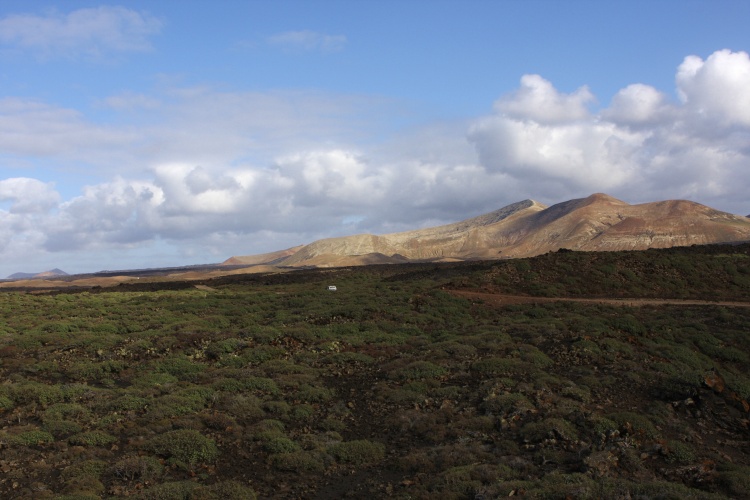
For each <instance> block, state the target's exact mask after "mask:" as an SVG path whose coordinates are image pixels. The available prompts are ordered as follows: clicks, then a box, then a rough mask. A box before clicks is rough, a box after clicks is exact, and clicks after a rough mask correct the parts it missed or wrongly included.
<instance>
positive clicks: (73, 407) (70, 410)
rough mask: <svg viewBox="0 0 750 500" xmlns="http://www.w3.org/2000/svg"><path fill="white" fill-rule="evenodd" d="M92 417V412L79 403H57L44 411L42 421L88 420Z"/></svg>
mask: <svg viewBox="0 0 750 500" xmlns="http://www.w3.org/2000/svg"><path fill="white" fill-rule="evenodd" d="M89 417H90V412H89V410H87V409H86V408H84V407H83V406H81V405H79V404H77V403H57V404H54V405H52V406H50V407H49V408H47V409H46V410H45V411H44V416H43V417H42V420H44V421H45V422H46V421H49V420H64V419H72V420H86V419H88V418H89Z"/></svg>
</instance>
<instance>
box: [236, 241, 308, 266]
mask: <svg viewBox="0 0 750 500" xmlns="http://www.w3.org/2000/svg"><path fill="white" fill-rule="evenodd" d="M302 247H304V245H298V246H296V247H292V248H287V249H286V250H279V251H277V252H270V253H263V254H259V255H246V256H240V257H230V258H228V259H227V260H225V261H224V262H222V263H221V265H223V266H256V265H262V264H273V263H275V262H277V261H279V260H281V259H284V258H286V257H289V256H290V255H294V254H295V253H297V252H298V251H299V250H300V249H301V248H302Z"/></svg>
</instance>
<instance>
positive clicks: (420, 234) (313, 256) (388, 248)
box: [230, 194, 750, 267]
mask: <svg viewBox="0 0 750 500" xmlns="http://www.w3.org/2000/svg"><path fill="white" fill-rule="evenodd" d="M734 241H750V220H748V218H747V217H742V216H738V215H732V214H729V213H726V212H721V211H719V210H715V209H713V208H710V207H707V206H705V205H701V204H698V203H694V202H690V201H684V200H670V201H660V202H654V203H643V204H639V205H629V204H628V203H625V202H624V201H620V200H617V199H615V198H612V197H611V196H607V195H605V194H594V195H591V196H589V197H588V198H581V199H576V200H570V201H566V202H563V203H558V204H556V205H552V206H550V207H547V206H545V205H542V204H540V203H537V202H535V201H533V200H525V201H521V202H518V203H514V204H512V205H509V206H507V207H504V208H501V209H500V210H496V211H494V212H491V213H488V214H485V215H481V216H479V217H474V218H472V219H467V220H464V221H461V222H456V223H453V224H448V225H444V226H438V227H432V228H426V229H417V230H413V231H406V232H402V233H393V234H386V235H380V236H377V235H371V234H360V235H354V236H344V237H340V238H327V239H323V240H318V241H315V242H313V243H311V244H309V245H305V246H302V247H297V248H296V249H290V250H288V252H290V253H289V255H288V256H287V257H284V258H282V259H280V260H276V261H275V262H274V263H275V264H277V265H282V266H318V267H338V266H350V265H365V264H377V263H396V262H407V261H446V260H468V259H497V258H508V257H530V256H533V255H539V254H542V253H546V252H549V251H555V250H558V249H560V248H567V249H571V250H588V251H607V250H645V249H647V248H666V247H673V246H686V245H694V244H698V245H702V244H709V243H720V242H734ZM292 250H296V251H292ZM271 255H273V254H271ZM238 259H246V258H245V257H240V258H238ZM230 260H231V259H230ZM257 263H258V264H260V263H262V262H257Z"/></svg>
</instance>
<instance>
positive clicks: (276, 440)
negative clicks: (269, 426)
mask: <svg viewBox="0 0 750 500" xmlns="http://www.w3.org/2000/svg"><path fill="white" fill-rule="evenodd" d="M263 449H264V450H266V451H267V452H268V453H290V452H293V451H299V449H300V447H299V445H298V444H297V443H295V442H294V441H292V440H291V439H289V438H288V437H286V436H268V437H267V438H266V439H264V440H263Z"/></svg>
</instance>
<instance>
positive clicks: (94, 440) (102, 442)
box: [68, 431, 117, 446]
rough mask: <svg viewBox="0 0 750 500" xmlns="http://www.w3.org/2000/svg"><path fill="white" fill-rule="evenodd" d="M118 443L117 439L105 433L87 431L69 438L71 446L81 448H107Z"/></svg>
mask: <svg viewBox="0 0 750 500" xmlns="http://www.w3.org/2000/svg"><path fill="white" fill-rule="evenodd" d="M115 441H117V438H116V437H114V436H112V435H110V434H107V433H106V432H104V431H87V432H81V433H80V434H75V435H74V436H71V437H69V438H68V442H69V443H70V444H76V445H80V446H106V445H108V444H112V443H114V442H115Z"/></svg>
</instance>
